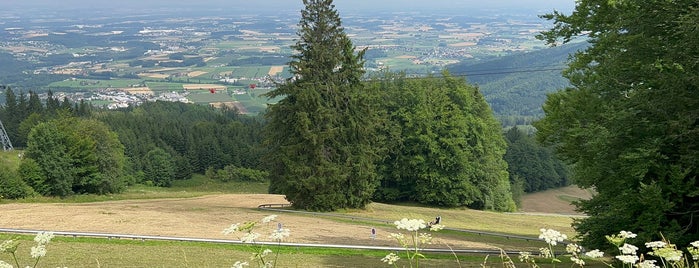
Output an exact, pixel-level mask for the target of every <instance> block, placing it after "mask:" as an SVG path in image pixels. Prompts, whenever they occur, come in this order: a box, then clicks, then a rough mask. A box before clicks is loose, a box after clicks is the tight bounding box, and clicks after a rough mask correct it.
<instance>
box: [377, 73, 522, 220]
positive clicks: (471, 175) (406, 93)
mask: <svg viewBox="0 0 699 268" xmlns="http://www.w3.org/2000/svg"><path fill="white" fill-rule="evenodd" d="M372 86H374V87H377V88H379V89H380V90H381V91H382V99H381V103H382V107H383V108H384V109H385V111H386V112H385V113H386V116H387V118H388V120H387V123H386V126H385V127H384V128H382V129H383V131H382V133H383V134H384V135H385V136H386V138H385V141H384V142H385V148H386V149H385V151H386V157H385V159H384V161H383V162H382V163H381V164H380V165H379V167H380V170H381V174H382V181H381V186H380V187H379V188H378V191H377V194H376V195H375V196H376V198H377V200H381V201H416V202H419V203H423V204H430V205H438V206H447V207H458V206H469V207H472V208H477V209H493V210H498V211H511V210H514V209H515V203H514V202H513V200H512V193H511V191H510V183H509V179H508V174H507V164H506V163H505V161H504V160H503V155H504V154H505V148H506V143H505V141H504V139H503V135H502V131H501V127H500V124H499V123H498V122H497V120H495V117H494V116H493V113H492V111H491V110H490V107H489V106H488V104H487V103H486V102H485V99H484V98H483V96H482V95H481V94H480V92H479V91H478V89H477V88H476V87H473V86H470V85H468V84H466V82H465V81H464V80H463V79H458V78H454V77H451V76H449V74H448V73H445V74H444V77H442V78H437V77H432V78H422V79H414V78H405V77H402V76H390V75H389V76H388V77H385V78H382V79H381V80H380V81H378V82H374V83H372Z"/></svg>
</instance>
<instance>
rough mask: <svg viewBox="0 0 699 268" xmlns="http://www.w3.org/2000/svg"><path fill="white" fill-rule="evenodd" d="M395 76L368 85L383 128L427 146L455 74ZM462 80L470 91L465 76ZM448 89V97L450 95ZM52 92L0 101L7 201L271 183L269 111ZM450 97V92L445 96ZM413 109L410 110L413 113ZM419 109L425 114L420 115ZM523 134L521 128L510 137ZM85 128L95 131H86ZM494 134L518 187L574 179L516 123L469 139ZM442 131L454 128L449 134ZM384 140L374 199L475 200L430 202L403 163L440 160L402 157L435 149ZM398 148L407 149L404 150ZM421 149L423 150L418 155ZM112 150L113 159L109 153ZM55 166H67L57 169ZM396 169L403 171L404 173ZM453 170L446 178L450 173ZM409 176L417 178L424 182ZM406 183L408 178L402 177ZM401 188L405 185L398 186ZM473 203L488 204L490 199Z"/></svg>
mask: <svg viewBox="0 0 699 268" xmlns="http://www.w3.org/2000/svg"><path fill="white" fill-rule="evenodd" d="M392 75H393V76H394V78H397V79H398V81H404V82H401V83H395V84H392V85H389V84H386V83H385V82H381V81H377V82H371V83H368V84H367V86H369V87H374V88H376V89H377V91H378V89H379V88H382V89H383V90H382V91H383V92H382V94H384V95H383V96H382V99H383V100H388V99H392V101H391V102H386V105H385V107H383V108H382V109H381V111H380V112H379V111H377V113H383V114H387V113H389V111H390V114H391V117H392V118H391V119H389V118H386V119H385V120H389V121H390V122H392V123H391V124H390V125H389V124H388V123H389V121H386V122H385V124H386V127H385V129H384V130H383V131H385V133H386V134H385V135H398V133H397V132H396V131H398V130H399V129H403V130H402V131H401V132H403V133H402V134H400V135H404V136H405V138H404V139H405V141H404V142H401V143H415V142H418V144H419V143H420V142H419V140H420V139H424V138H422V137H419V135H420V134H419V131H421V130H420V129H423V130H425V131H426V130H427V129H429V128H434V127H439V126H437V125H435V126H429V124H428V123H434V122H431V121H427V120H418V119H417V117H416V116H428V115H424V114H423V115H418V114H417V113H418V112H423V113H424V112H429V113H431V114H432V115H429V116H446V115H442V114H441V113H440V114H435V113H436V112H437V111H427V110H424V109H428V108H429V107H432V108H434V107H433V106H434V105H436V104H439V103H446V102H444V101H443V100H441V101H440V99H433V98H432V97H434V95H433V96H429V98H428V96H427V95H424V94H425V93H427V92H428V91H429V92H433V93H432V94H436V93H437V92H439V89H440V87H444V86H446V85H444V84H443V83H446V82H447V81H449V80H447V81H444V80H442V78H436V77H435V78H429V79H427V78H426V79H408V78H405V77H401V76H399V75H398V74H392ZM451 79H452V80H454V79H456V81H458V80H459V79H458V78H451ZM440 84H441V86H440ZM457 84H460V85H461V86H463V87H466V88H469V87H468V85H467V84H465V83H463V81H462V82H457ZM427 89H429V90H427ZM444 90H446V89H444ZM401 92H414V93H411V94H410V96H413V97H411V98H409V99H406V97H405V94H400V93H401ZM440 94H447V92H446V91H445V92H444V93H440ZM49 95H50V97H49V98H48V99H46V100H43V101H42V100H41V99H40V98H39V96H38V94H37V93H36V92H33V91H30V92H26V93H25V92H17V93H15V91H14V90H13V89H11V88H7V89H6V91H5V95H4V98H5V99H6V100H7V101H6V103H5V104H4V105H2V106H0V120H1V121H2V122H3V124H4V126H5V129H6V130H7V134H8V136H9V137H10V140H11V141H12V144H13V145H14V147H15V148H24V149H25V150H24V155H23V159H22V164H21V168H20V169H19V172H18V173H17V174H14V173H13V172H3V173H2V180H0V184H2V186H3V187H0V189H2V190H0V191H1V192H0V195H2V196H3V197H4V198H22V197H26V196H29V195H33V194H42V195H50V196H66V195H74V194H84V193H94V194H106V193H111V192H119V191H122V190H123V189H124V187H127V186H129V185H134V184H147V185H157V186H162V187H167V186H169V185H170V184H171V183H172V181H173V180H185V179H188V178H190V177H191V175H192V174H194V173H198V174H206V175H207V176H209V177H211V178H214V179H217V180H221V181H229V180H237V181H269V179H270V178H269V171H268V170H267V165H266V164H265V163H264V162H263V161H264V160H263V159H264V155H265V153H266V152H267V150H268V149H266V148H265V146H264V144H263V142H262V141H263V140H264V137H265V131H264V128H265V125H266V124H267V120H266V119H265V118H264V116H250V115H241V114H239V113H238V112H237V111H236V110H233V109H219V108H212V107H209V106H204V105H196V104H185V103H177V102H151V103H145V104H143V105H140V106H134V107H129V108H125V109H121V110H106V109H102V108H99V107H93V106H91V105H89V104H87V103H85V102H81V103H70V102H68V101H67V100H59V99H58V98H57V97H53V95H52V94H49ZM443 96H444V97H446V95H443ZM408 103H423V104H422V105H420V106H419V107H411V106H409V105H406V104H408ZM481 105H483V103H481ZM420 107H421V108H420ZM483 107H484V108H485V106H483ZM408 108H409V109H410V110H412V111H410V110H406V109H408ZM420 109H423V111H419V110H420ZM411 114H412V115H411ZM408 116H409V117H415V119H410V120H412V121H414V122H420V123H421V124H423V125H422V126H419V127H418V126H411V127H407V126H406V125H405V120H408V118H407V117H408ZM454 116H455V115H454ZM464 120H466V119H464ZM471 120H475V119H471ZM400 122H404V123H400ZM475 122H476V121H474V123H475ZM491 124H495V125H498V124H497V123H495V121H491ZM77 126H82V127H77ZM447 127H448V126H447ZM493 129H500V128H499V127H494V128H493ZM446 130H447V129H443V130H441V131H446ZM430 131H431V130H430ZM452 131H456V129H454V130H452ZM498 131H499V130H498ZM515 132H516V133H518V134H512V133H515ZM85 133H92V134H91V135H85ZM411 133H412V134H411ZM486 134H488V135H495V136H498V135H500V138H503V137H504V138H505V139H504V140H501V142H503V141H504V142H505V143H506V144H507V153H506V154H505V156H504V160H506V161H507V169H508V171H509V174H510V175H509V178H510V180H511V183H512V184H513V185H517V186H516V187H514V186H513V187H512V190H513V191H519V192H522V193H523V192H533V191H540V190H544V189H547V188H552V187H558V186H560V185H566V184H568V183H569V182H568V180H567V177H568V174H567V173H556V172H557V171H556V170H551V169H550V168H549V169H546V168H542V169H541V170H534V171H532V170H527V169H528V168H527V167H532V166H538V167H560V166H561V165H562V163H561V162H560V161H559V160H557V159H555V158H552V156H551V155H550V151H549V150H547V149H545V148H542V147H540V146H538V145H537V144H536V143H535V142H533V136H532V135H531V133H526V132H525V131H523V130H518V129H516V128H513V129H510V130H509V131H508V135H504V136H502V133H472V134H469V135H473V137H472V138H471V139H480V137H479V136H485V135H486ZM443 135H453V134H448V133H447V132H444V133H443ZM457 138H458V137H457ZM431 139H434V141H433V142H438V143H439V142H440V141H439V140H438V139H439V136H434V137H432V138H431ZM459 139H460V138H459ZM383 140H384V141H385V142H384V144H382V145H381V146H382V147H384V148H383V149H382V150H384V151H386V152H388V151H390V152H392V153H390V154H387V155H386V156H385V157H384V158H383V160H382V161H381V162H380V163H377V164H379V165H380V166H381V168H380V170H381V174H380V177H382V178H383V179H381V180H380V181H381V182H380V183H379V184H378V185H377V191H376V194H374V195H373V197H372V198H373V199H374V200H377V201H383V202H400V201H408V200H413V201H418V202H423V203H425V204H432V205H440V206H459V205H464V204H466V203H467V202H466V201H467V200H466V199H464V200H461V201H458V200H455V201H449V199H447V198H443V197H440V198H436V197H435V198H427V197H426V196H423V195H419V194H418V192H420V190H419V189H418V188H414V185H417V184H419V183H417V182H416V181H413V182H412V183H409V182H407V181H405V179H407V177H406V176H407V175H409V174H410V173H411V172H412V171H411V170H408V169H401V168H399V167H400V166H401V165H408V164H409V165H416V166H415V168H420V169H429V168H431V167H430V166H431V165H434V163H432V164H430V162H424V163H422V164H419V165H418V164H417V163H408V162H405V163H401V162H398V161H407V160H408V159H406V158H407V157H412V158H418V157H420V158H423V159H425V160H428V159H429V158H435V157H437V156H436V155H434V153H437V152H436V151H435V152H431V153H428V151H424V150H426V149H428V147H424V148H419V147H413V148H409V147H410V146H407V145H406V144H398V143H396V142H398V141H399V140H403V138H401V139H397V138H396V137H393V138H389V137H384V138H383ZM423 141H425V142H426V141H427V140H423ZM455 141H456V140H455ZM505 143H503V144H505ZM59 144H60V145H59ZM503 144H501V145H503ZM389 146H391V148H389ZM423 146H431V145H429V144H424V145H423ZM434 146H439V145H438V144H435V145H434ZM406 147H408V148H406ZM399 148H405V149H403V151H401V150H400V149H399ZM455 149H456V148H451V149H449V148H447V147H445V148H444V150H446V151H444V152H443V153H448V152H449V151H452V152H456V151H454V150H455ZM420 154H423V155H422V156H420ZM522 154H526V155H527V156H522ZM399 155H400V157H399ZM411 155H412V156H411ZM106 156H109V158H103V157H106ZM445 157H447V156H445ZM448 157H449V158H451V157H453V156H448ZM400 159H406V160H400ZM410 161H414V160H410ZM454 161H455V162H454V164H460V165H464V164H467V163H468V161H472V160H468V159H462V160H461V161H456V159H454ZM78 163H82V164H78ZM57 166H63V167H64V168H62V169H60V170H56V169H55V167H57ZM87 166H89V168H88V167H87ZM420 166H422V167H420ZM462 168H465V167H462ZM5 170H11V169H9V168H8V169H5ZM398 172H402V173H403V174H402V175H400V174H399V173H398ZM445 172H446V170H445ZM451 172H455V171H453V170H452V171H451ZM59 173H61V174H59ZM445 174H446V175H444V176H443V177H444V178H446V177H448V176H450V175H451V174H448V173H445ZM377 176H378V175H377ZM87 177H89V178H91V179H89V180H87V181H86V180H85V179H83V178H87ZM401 178H402V179H401ZM528 178H531V180H529V179H528ZM411 180H419V178H412V179H411ZM399 181H403V182H401V183H398V182H399ZM399 185H402V186H400V187H399ZM411 185H412V186H411ZM440 191H441V192H442V193H441V194H442V195H445V196H446V195H447V194H448V193H450V192H451V190H450V189H441V190H440ZM421 196H422V197H421ZM515 196H517V194H515ZM470 204H471V205H472V206H474V207H481V208H483V205H484V204H480V205H476V204H474V203H470Z"/></svg>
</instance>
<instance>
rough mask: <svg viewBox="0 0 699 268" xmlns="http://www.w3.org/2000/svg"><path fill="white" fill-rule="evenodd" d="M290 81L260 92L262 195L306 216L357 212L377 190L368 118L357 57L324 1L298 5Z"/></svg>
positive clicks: (307, 0) (310, 0)
mask: <svg viewBox="0 0 699 268" xmlns="http://www.w3.org/2000/svg"><path fill="white" fill-rule="evenodd" d="M303 3H304V5H305V9H304V10H302V11H301V20H300V22H299V30H298V33H297V34H298V37H299V39H298V41H297V42H296V44H295V45H293V46H292V48H293V49H294V50H295V54H294V55H292V61H291V62H290V63H289V67H290V69H291V73H292V78H290V79H289V80H288V81H287V82H286V83H283V84H280V85H278V86H277V88H276V89H275V90H273V91H271V92H269V93H268V95H267V96H268V97H271V98H273V97H277V96H283V97H284V98H283V99H282V100H280V101H279V102H278V103H276V104H272V105H270V106H269V109H268V112H267V114H266V117H267V119H268V124H267V128H266V140H265V144H266V146H267V148H268V149H269V153H268V154H267V157H266V158H265V160H266V161H267V163H268V165H269V172H270V174H269V175H270V180H271V185H270V191H272V192H275V193H282V194H285V195H286V198H287V200H289V201H290V202H291V203H292V204H293V205H294V206H295V207H298V208H303V209H309V210H334V209H338V208H361V207H364V206H365V205H366V204H367V203H369V201H370V198H371V196H372V194H373V191H374V189H375V188H376V185H377V181H378V179H377V176H376V173H375V171H374V170H375V168H374V165H375V157H376V154H375V149H374V147H373V146H372V141H373V138H372V137H373V135H374V134H373V133H374V131H373V120H372V117H373V116H374V113H373V112H372V110H371V105H370V103H369V102H367V101H365V100H366V98H367V96H366V90H365V88H364V86H363V84H362V83H361V81H360V79H361V77H362V75H363V74H364V70H363V64H364V60H363V54H364V51H360V52H358V53H355V47H354V46H353V45H352V42H351V40H350V39H349V37H348V36H347V35H346V34H345V32H344V29H343V28H342V25H341V20H340V17H339V15H338V13H337V11H336V10H335V6H334V5H333V4H332V3H333V1H332V0H304V1H303Z"/></svg>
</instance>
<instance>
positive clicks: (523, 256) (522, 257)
mask: <svg viewBox="0 0 699 268" xmlns="http://www.w3.org/2000/svg"><path fill="white" fill-rule="evenodd" d="M531 258H532V254H531V253H529V252H523V251H520V252H519V261H521V262H526V261H528V260H529V259H531Z"/></svg>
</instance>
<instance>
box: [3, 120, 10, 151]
mask: <svg viewBox="0 0 699 268" xmlns="http://www.w3.org/2000/svg"><path fill="white" fill-rule="evenodd" d="M0 143H2V150H3V151H12V149H13V148H12V142H10V137H8V136H7V132H6V131H5V126H3V125H2V121H0Z"/></svg>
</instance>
